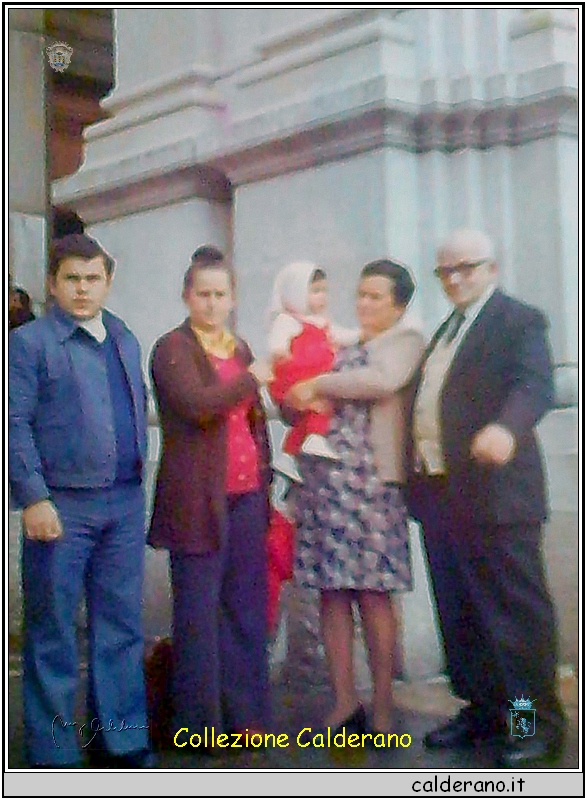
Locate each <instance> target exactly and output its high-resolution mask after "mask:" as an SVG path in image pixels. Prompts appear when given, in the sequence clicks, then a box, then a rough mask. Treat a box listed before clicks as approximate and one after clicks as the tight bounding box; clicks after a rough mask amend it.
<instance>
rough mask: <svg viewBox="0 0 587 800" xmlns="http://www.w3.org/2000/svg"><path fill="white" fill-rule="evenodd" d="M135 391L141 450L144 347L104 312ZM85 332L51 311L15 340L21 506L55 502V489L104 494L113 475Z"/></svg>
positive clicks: (109, 432)
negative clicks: (47, 500)
mask: <svg viewBox="0 0 587 800" xmlns="http://www.w3.org/2000/svg"><path fill="white" fill-rule="evenodd" d="M103 319H104V325H105V326H106V329H107V330H108V332H109V334H110V335H111V336H112V337H113V339H114V341H115V343H116V346H117V348H118V352H119V354H120V358H121V361H122V364H123V366H124V370H125V372H126V376H127V378H128V382H129V386H130V388H131V394H132V401H133V410H134V419H135V433H136V437H137V446H138V451H139V453H140V456H141V460H142V463H143V464H144V462H145V458H146V446H147V418H146V391H145V383H144V378H143V372H142V368H141V357H140V347H139V343H138V341H137V340H136V338H135V336H134V335H133V334H132V333H131V332H130V330H129V329H128V328H127V327H126V325H125V324H124V323H123V322H122V320H120V319H119V318H118V317H115V316H114V315H113V314H111V313H110V312H108V311H104V312H103ZM90 347H91V343H89V342H88V340H87V337H86V336H85V334H82V333H81V332H80V330H79V325H78V323H77V322H76V321H75V320H74V319H73V318H72V317H70V316H69V315H68V314H65V313H64V312H63V311H62V310H61V309H60V308H59V307H58V306H53V307H52V308H50V309H49V311H48V312H47V314H46V315H45V316H44V317H42V318H41V319H38V320H35V321H34V322H31V323H29V324H27V325H23V326H22V327H20V328H17V329H16V330H14V331H13V332H12V333H11V334H10V351H9V372H8V374H9V387H8V389H9V391H8V395H9V401H8V403H9V405H8V408H9V412H8V413H9V428H8V431H9V434H8V435H9V439H8V456H9V475H10V485H11V489H12V495H13V499H14V501H15V503H16V504H17V505H19V506H23V507H24V506H28V505H31V504H32V503H36V502H38V501H40V500H43V499H45V498H47V497H49V496H50V494H51V488H70V489H73V488H99V487H103V486H108V485H110V484H112V483H113V482H114V480H115V477H116V466H117V459H116V435H115V431H114V425H113V421H112V414H111V407H110V404H109V403H104V402H103V398H102V402H101V398H100V397H98V396H97V395H98V392H96V393H95V395H94V393H93V392H92V391H88V389H89V388H91V386H92V384H93V383H95V384H96V385H99V384H100V380H99V376H97V375H94V376H93V374H92V371H93V370H95V369H96V366H95V364H96V359H94V358H91V353H90V351H89V348H90ZM82 398H83V399H82Z"/></svg>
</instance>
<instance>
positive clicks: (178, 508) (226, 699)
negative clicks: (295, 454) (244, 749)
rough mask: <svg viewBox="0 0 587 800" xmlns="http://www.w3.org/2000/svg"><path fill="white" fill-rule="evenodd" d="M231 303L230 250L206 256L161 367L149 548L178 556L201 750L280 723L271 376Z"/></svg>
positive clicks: (155, 363) (182, 684)
mask: <svg viewBox="0 0 587 800" xmlns="http://www.w3.org/2000/svg"><path fill="white" fill-rule="evenodd" d="M232 297H233V293H232V286H231V276H230V269H229V266H228V264H227V263H226V261H225V260H224V257H223V256H222V253H220V252H219V251H218V250H216V249H215V248H211V247H205V248H200V249H199V250H198V251H196V253H195V254H194V256H193V257H192V264H191V266H190V267H189V269H188V270H187V272H186V275H185V278H184V289H183V299H184V302H185V303H186V305H187V307H188V310H189V317H188V319H186V321H185V322H184V323H183V324H182V325H180V326H179V327H178V328H175V329H174V330H172V331H170V332H169V333H167V334H165V336H163V337H162V338H161V339H159V341H158V342H157V343H156V345H155V348H154V351H153V355H152V361H151V371H152V377H153V383H154V387H155V393H156V398H157V404H158V408H159V415H160V421H161V429H162V434H163V442H162V455H161V463H160V466H159V474H158V478H157V488H156V493H155V504H154V508H153V516H152V520H151V530H150V534H149V544H151V545H152V546H153V547H163V548H167V549H168V550H169V551H170V566H171V582H172V587H173V639H174V675H173V699H174V709H175V715H174V720H175V723H174V731H173V732H174V733H175V732H177V731H179V729H180V728H184V729H185V728H187V729H188V731H189V732H188V733H186V732H185V730H184V732H183V733H182V734H180V736H179V737H178V741H179V742H180V743H183V742H187V741H188V739H189V737H191V736H192V734H195V733H198V734H200V735H201V736H202V740H201V741H202V745H201V748H200V749H201V750H203V749H204V732H205V728H207V729H208V731H207V741H208V745H209V744H210V742H211V729H212V728H214V729H215V730H214V733H215V735H216V736H217V735H218V734H219V733H222V732H225V731H229V732H232V731H241V730H242V731H244V730H245V729H246V728H248V729H249V734H251V732H252V731H263V730H266V729H267V727H268V725H269V682H268V668H267V650H266V638H267V613H266V608H267V598H266V576H267V563H266V531H267V520H268V508H269V506H268V487H269V480H270V460H269V444H268V438H267V432H266V426H265V417H264V414H263V411H262V407H261V403H260V400H259V395H258V385H259V378H261V377H263V376H262V372H263V369H262V367H261V366H260V365H258V364H255V363H252V362H253V358H252V355H251V351H250V350H249V348H248V346H247V345H246V344H245V342H243V341H242V340H241V339H239V338H237V337H236V336H234V335H233V334H232V333H231V332H230V331H229V329H228V327H227V322H228V318H229V315H230V312H231V310H232V307H233V299H232ZM193 741H194V742H195V743H197V742H198V738H197V737H195V739H194V740H193ZM188 749H189V751H190V752H194V751H193V750H192V748H191V747H188ZM185 752H187V751H185Z"/></svg>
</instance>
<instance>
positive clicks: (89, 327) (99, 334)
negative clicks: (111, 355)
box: [78, 311, 107, 344]
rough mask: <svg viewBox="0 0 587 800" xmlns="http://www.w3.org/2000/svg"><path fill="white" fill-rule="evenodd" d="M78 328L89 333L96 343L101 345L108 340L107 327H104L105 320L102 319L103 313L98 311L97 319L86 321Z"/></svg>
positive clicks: (80, 323)
mask: <svg viewBox="0 0 587 800" xmlns="http://www.w3.org/2000/svg"><path fill="white" fill-rule="evenodd" d="M78 327H80V328H83V329H84V330H85V331H87V332H88V333H89V334H90V336H92V337H93V338H94V339H96V341H98V342H100V344H101V343H102V342H103V341H104V339H105V338H106V333H107V331H106V327H105V325H104V320H103V319H102V311H98V313H97V314H96V316H95V317H92V319H87V320H84V321H83V322H79V323H78Z"/></svg>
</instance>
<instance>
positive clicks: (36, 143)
mask: <svg viewBox="0 0 587 800" xmlns="http://www.w3.org/2000/svg"><path fill="white" fill-rule="evenodd" d="M44 58H45V53H44V40H43V11H42V10H34V9H9V11H8V106H9V112H10V113H9V124H8V137H9V150H8V155H9V164H8V169H9V178H8V180H9V183H8V205H9V233H8V238H9V264H8V269H9V271H10V275H11V277H12V280H13V283H14V285H16V286H21V287H22V288H23V289H25V290H26V291H27V292H28V293H29V295H30V296H31V298H32V299H33V301H34V304H35V309H36V310H37V312H38V310H39V307H40V304H42V303H43V302H44V300H45V284H44V274H45V216H46V204H47V192H46V181H45V175H46V171H45V170H46V160H45V156H46V150H45V141H46V139H45V68H44ZM19 551H20V512H16V511H11V512H10V518H9V529H8V558H9V573H8V596H9V623H8V625H9V632H10V636H11V638H12V637H13V638H14V641H11V646H12V644H14V645H15V646H16V648H17V649H19V647H20V620H21V614H22V609H21V600H20V558H19Z"/></svg>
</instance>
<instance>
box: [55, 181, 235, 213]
mask: <svg viewBox="0 0 587 800" xmlns="http://www.w3.org/2000/svg"><path fill="white" fill-rule="evenodd" d="M58 197H59V196H58ZM198 197H200V198H202V199H205V200H208V201H210V202H216V203H227V202H229V201H230V198H231V188H230V184H229V183H228V181H227V180H226V178H225V176H224V175H223V174H221V173H218V172H217V171H216V170H215V169H214V168H212V167H208V166H193V167H189V168H184V169H176V170H175V171H173V172H171V173H168V174H162V175H158V176H156V177H150V178H146V179H143V180H141V181H137V182H135V183H129V184H125V185H121V186H114V187H112V186H110V187H107V188H104V189H103V190H101V191H98V192H94V193H92V194H85V195H83V196H78V197H72V198H69V199H65V200H64V199H63V198H62V197H59V202H66V203H67V205H69V206H71V207H72V208H75V210H76V211H77V212H78V214H79V215H80V216H81V217H82V219H83V220H84V221H85V222H86V223H88V224H89V225H93V224H95V223H97V222H105V221H106V220H108V219H118V218H120V217H125V216H128V215H129V214H136V213H139V212H141V211H149V210H151V209H154V208H161V207H162V206H166V205H171V204H172V203H180V202H182V201H184V200H193V199H194V198H198Z"/></svg>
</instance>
